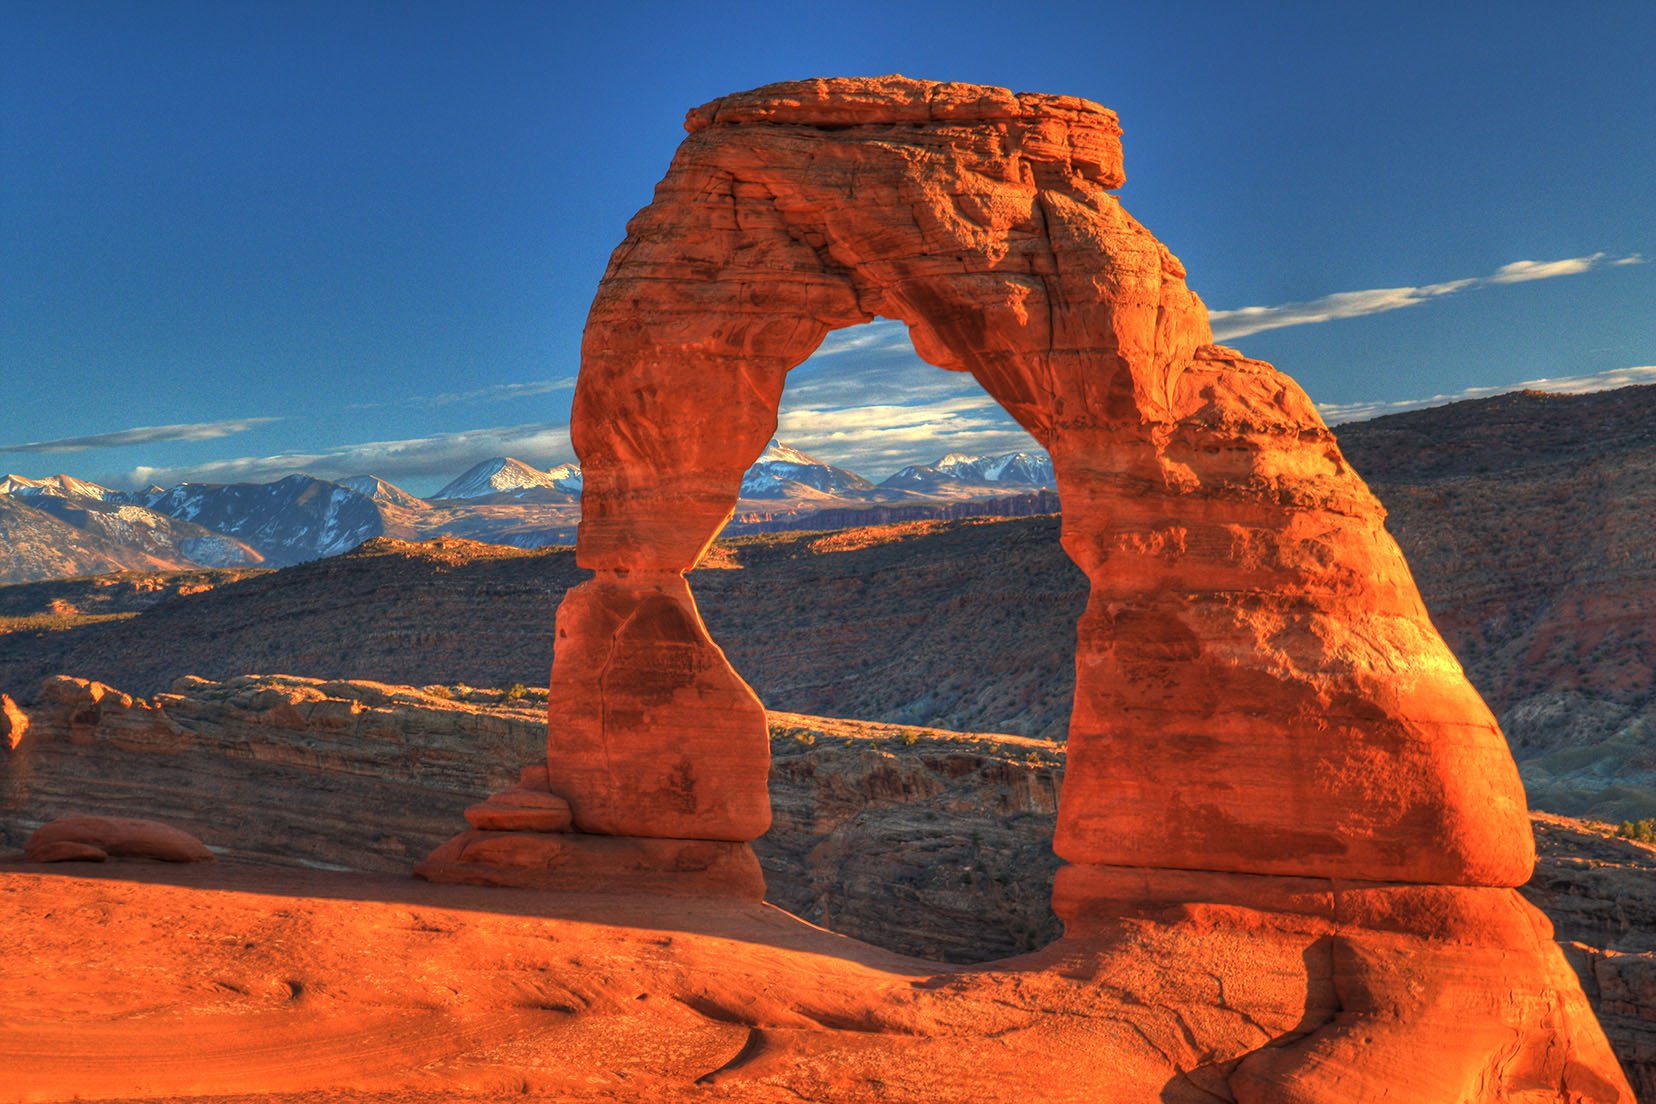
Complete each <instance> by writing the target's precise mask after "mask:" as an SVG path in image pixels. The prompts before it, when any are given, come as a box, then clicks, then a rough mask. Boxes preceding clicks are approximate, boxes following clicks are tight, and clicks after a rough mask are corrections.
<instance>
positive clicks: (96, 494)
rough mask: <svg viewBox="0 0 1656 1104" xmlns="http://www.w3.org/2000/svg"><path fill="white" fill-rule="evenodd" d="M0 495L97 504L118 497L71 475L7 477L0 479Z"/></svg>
mask: <svg viewBox="0 0 1656 1104" xmlns="http://www.w3.org/2000/svg"><path fill="white" fill-rule="evenodd" d="M0 494H8V495H17V496H18V497H20V498H27V497H29V496H32V495H51V496H53V497H55V498H90V499H96V500H97V501H99V502H104V501H107V500H109V499H110V498H111V497H112V496H113V497H119V493H118V492H116V491H112V490H110V489H109V488H108V487H105V486H103V485H102V484H99V483H93V482H92V481H90V480H87V479H76V478H75V477H74V476H72V475H64V474H62V473H59V474H57V475H51V476H47V477H46V478H45V479H30V478H29V477H28V476H26V475H8V476H6V477H4V478H0Z"/></svg>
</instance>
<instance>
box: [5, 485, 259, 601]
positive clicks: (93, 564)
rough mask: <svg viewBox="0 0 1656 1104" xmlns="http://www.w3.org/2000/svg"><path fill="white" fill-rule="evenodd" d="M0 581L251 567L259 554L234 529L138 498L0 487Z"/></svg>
mask: <svg viewBox="0 0 1656 1104" xmlns="http://www.w3.org/2000/svg"><path fill="white" fill-rule="evenodd" d="M0 534H3V535H4V539H3V540H0V583H19V582H29V581H32V580H35V579H52V578H63V577H65V576H71V575H91V574H103V573H107V572H111V571H184V570H188V569H190V568H194V567H251V566H253V565H255V564H258V563H260V562H261V560H262V559H263V557H261V556H260V555H259V554H258V553H257V552H255V551H254V550H253V549H251V548H249V547H248V546H247V545H245V544H243V543H241V542H240V541H238V540H236V539H235V538H233V537H227V536H225V535H224V534H222V533H215V532H213V531H211V530H209V529H204V528H202V527H201V526H199V525H194V524H191V523H190V522H187V521H177V520H174V519H173V518H170V517H167V516H166V515H165V514H160V513H157V512H155V511H154V510H150V509H146V508H145V507H143V506H136V505H133V504H131V503H122V502H106V501H102V500H100V499H98V498H95V497H92V496H83V497H69V496H66V495H61V494H49V493H41V494H28V495H24V494H14V493H11V492H7V493H6V494H4V495H0Z"/></svg>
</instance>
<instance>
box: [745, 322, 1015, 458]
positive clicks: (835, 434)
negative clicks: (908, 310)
mask: <svg viewBox="0 0 1656 1104" xmlns="http://www.w3.org/2000/svg"><path fill="white" fill-rule="evenodd" d="M850 354H854V355H850ZM777 436H778V438H780V439H781V440H783V441H785V442H786V443H788V444H790V445H792V446H794V447H795V448H798V449H802V450H803V451H805V452H807V453H810V454H811V455H813V456H815V457H817V458H818V459H820V460H825V461H827V462H829V463H831V464H836V465H839V466H840V467H844V468H849V469H851V470H852V471H855V472H857V473H858V474H860V475H864V476H867V477H868V478H870V479H876V480H877V479H883V478H884V477H885V476H887V475H890V474H891V473H892V472H894V471H897V470H898V469H899V468H902V467H906V466H907V465H909V464H929V463H932V462H934V461H936V460H937V459H938V458H939V457H941V456H943V455H944V454H946V453H950V452H964V453H974V454H983V453H1000V452H1012V451H1016V450H1019V449H1023V450H1034V449H1038V448H1039V446H1038V445H1036V444H1035V442H1034V440H1033V438H1031V437H1030V436H1029V434H1027V433H1025V432H1024V431H1023V429H1022V428H1020V427H1019V426H1018V424H1017V423H1016V422H1014V421H1013V420H1012V418H1011V417H1010V416H1009V415H1008V414H1007V413H1006V412H1005V411H1003V410H1002V409H1001V408H1000V406H999V404H997V403H996V402H995V400H994V399H992V398H990V397H989V395H988V393H987V392H985V391H984V390H983V388H982V387H980V386H979V385H978V383H977V381H976V380H974V379H973V378H972V377H971V376H970V375H968V374H966V373H964V372H946V371H944V370H942V369H940V368H936V367H934V366H932V365H930V364H927V363H926V362H925V361H923V360H921V359H920V358H919V356H918V355H916V354H915V352H914V347H913V346H912V345H911V344H910V342H909V337H908V327H906V326H905V325H903V324H902V323H901V322H894V321H890V320H887V319H879V320H877V321H875V322H871V323H869V324H868V325H865V326H857V327H854V328H851V329H846V330H839V331H836V332H835V333H832V334H830V335H828V338H827V340H825V341H824V342H823V343H822V348H821V349H820V350H818V352H817V353H816V354H815V355H814V356H812V357H811V358H810V359H809V360H807V361H806V362H805V363H804V364H801V365H800V366H799V367H798V368H795V369H794V370H793V372H792V373H791V374H790V376H789V378H788V386H787V390H786V391H785V392H784V393H783V395H782V409H781V412H780V413H779V414H778V416H777Z"/></svg>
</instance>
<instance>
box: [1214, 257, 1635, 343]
mask: <svg viewBox="0 0 1656 1104" xmlns="http://www.w3.org/2000/svg"><path fill="white" fill-rule="evenodd" d="M1643 263H1644V257H1642V256H1641V255H1640V254H1638V253H1630V254H1628V255H1626V256H1623V257H1612V256H1610V255H1609V254H1607V253H1602V252H1601V253H1591V254H1588V255H1587V256H1585V257H1566V258H1564V259H1563V260H1558V261H1513V262H1512V263H1511V264H1505V265H1502V266H1501V267H1500V268H1498V269H1496V270H1495V271H1494V272H1492V273H1490V274H1489V275H1488V276H1470V277H1467V278H1465V279H1460V280H1447V281H1445V282H1443V283H1438V284H1422V285H1420V286H1418V287H1394V288H1369V289H1367V290H1365V291H1339V292H1335V293H1334V294H1332V295H1325V296H1323V297H1322V298H1320V299H1308V300H1306V301H1305V302H1302V303H1283V304H1280V305H1278V306H1274V307H1237V308H1236V309H1234V310H1216V311H1209V312H1208V321H1209V322H1211V323H1212V324H1213V339H1214V340H1215V341H1230V340H1233V339H1235V338H1238V337H1247V336H1248V335H1249V334H1256V333H1264V332H1265V331H1266V330H1280V329H1284V328H1286V327H1288V326H1308V325H1314V324H1316V323H1319V322H1335V321H1339V320H1340V319H1345V318H1362V317H1364V316H1365V315H1370V314H1382V313H1384V312H1386V311H1394V310H1401V309H1402V308H1404V307H1416V306H1419V305H1420V304H1422V303H1429V302H1431V301H1432V300H1434V299H1441V298H1443V297H1444V296H1447V295H1454V294H1456V293H1458V292H1462V291H1468V290H1470V289H1472V288H1480V287H1491V286H1495V285H1499V284H1522V283H1528V282H1529V281H1531V280H1550V279H1553V278H1554V277H1557V276H1575V275H1579V274H1580V273H1583V272H1591V271H1592V270H1593V269H1595V268H1610V267H1617V266H1620V265H1634V264H1643Z"/></svg>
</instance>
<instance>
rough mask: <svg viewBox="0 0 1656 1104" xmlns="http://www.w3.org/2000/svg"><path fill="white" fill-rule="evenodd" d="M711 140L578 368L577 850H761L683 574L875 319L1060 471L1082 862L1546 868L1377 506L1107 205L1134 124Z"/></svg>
mask: <svg viewBox="0 0 1656 1104" xmlns="http://www.w3.org/2000/svg"><path fill="white" fill-rule="evenodd" d="M686 127H687V129H688V130H689V132H690V134H689V137H687V138H686V139H685V141H684V143H683V145H681V146H680V148H679V151H678V153H677V155H676V156H675V158H674V160H673V163H672V166H671V167H670V168H669V170H668V173H667V176H666V178H665V179H664V180H663V181H662V182H661V184H660V185H659V186H658V188H657V189H656V195H655V199H654V201H653V202H652V203H651V204H650V206H649V207H647V208H645V209H644V210H643V211H641V212H639V214H638V215H637V216H636V217H635V218H634V219H633V220H632V222H631V223H630V224H629V225H628V232H627V238H626V240H625V241H624V242H623V243H622V244H621V246H620V247H619V248H618V249H617V250H616V251H615V254H614V256H613V257H612V258H611V261H610V265H609V268H608V270H607V272H606V273H605V275H604V279H603V282H602V283H601V284H600V286H599V289H598V294H597V297H596V299H595V301H594V303H593V306H592V311H591V314H590V316H589V318H588V322H587V328H586V334H585V340H584V343H583V347H582V366H581V373H580V379H579V383H578V386H577V389H576V395H575V406H574V415H573V424H572V434H573V437H574V442H575V447H576V450H577V452H578V453H579V455H580V458H581V462H582V468H583V472H584V477H585V489H584V492H583V496H582V510H583V520H582V522H581V532H580V542H579V558H580V562H581V564H582V565H583V566H584V567H587V568H590V569H591V570H592V571H593V572H594V573H595V577H594V578H593V579H592V580H591V581H590V582H587V583H585V584H583V585H582V586H580V587H577V588H575V589H574V590H572V591H570V593H569V594H568V596H567V597H566V598H565V600H564V602H563V605H562V607H561V608H560V610H559V614H558V630H557V646H556V647H557V651H556V662H555V664H554V667H553V678H552V703H551V719H552V730H551V737H550V747H549V758H548V762H549V771H550V775H549V779H550V785H551V788H552V789H553V791H554V792H556V793H559V794H561V795H563V796H565V797H567V798H568V800H569V801H570V803H571V805H572V807H573V809H574V815H575V821H576V825H577V826H578V827H579V828H581V829H583V830H585V831H587V832H590V833H601V834H611V835H619V836H636V837H672V838H686V837H687V838H701V839H715V840H727V841H745V840H750V839H752V838H754V837H756V836H757V835H759V834H760V833H761V832H763V831H764V830H765V828H766V826H767V824H768V821H769V808H768V801H767V799H766V795H765V778H766V768H767V760H768V743H767V739H766V733H765V724H764V715H763V710H762V708H761V706H760V704H759V702H758V700H757V698H756V697H755V696H754V695H753V692H752V691H751V690H750V689H749V688H748V687H747V686H746V684H744V683H743V682H742V680H741V679H740V678H739V677H738V676H737V675H736V673H735V672H734V671H733V670H731V668H730V666H729V664H728V663H726V662H725V659H724V656H723V654H722V653H721V652H720V651H719V649H718V648H717V647H716V646H715V645H714V644H713V642H712V641H711V640H710V639H709V638H708V635H707V632H706V629H705V627H703V626H702V623H701V619H700V616H699V615H698V614H697V612H696V609H695V603H694V599H693V598H692V596H691V594H690V591H689V587H688V585H687V584H686V582H685V580H684V574H683V573H684V572H685V571H686V570H688V569H689V568H690V567H692V566H693V565H694V564H695V562H696V561H697V559H698V558H699V557H700V556H701V554H702V553H703V551H704V550H705V549H706V547H707V545H708V543H709V542H710V541H711V540H712V539H713V537H714V535H715V534H716V533H717V532H718V530H719V528H720V527H721V526H722V525H723V523H724V522H725V521H726V519H728V517H729V516H730V514H731V512H732V510H733V508H734V506H735V503H736V499H737V495H738V491H739V487H740V482H741V477H742V473H743V472H744V471H745V470H746V468H747V467H748V466H749V464H751V463H752V461H753V460H754V459H755V458H756V457H757V456H758V455H759V453H760V451H761V450H762V449H763V448H764V446H765V443H766V442H767V441H768V440H769V439H770V437H771V436H772V434H773V433H774V431H775V426H776V410H777V405H778V403H779V401H780V398H781V394H782V386H783V381H784V378H785V376H786V373H787V372H788V370H789V369H790V368H792V367H793V366H795V365H796V364H798V363H799V362H801V361H802V360H804V359H805V358H806V357H807V356H808V355H809V354H810V353H811V352H812V351H813V350H814V349H815V348H816V347H817V345H818V344H819V343H820V342H821V340H822V338H823V337H824V335H826V334H827V333H828V332H829V331H830V330H831V329H834V328H838V327H841V326H847V325H852V324H856V323H859V322H864V321H868V320H869V319H871V318H872V317H873V316H874V315H876V314H880V315H885V316H887V317H891V318H897V319H901V320H902V321H904V322H905V323H907V324H908V326H909V327H910V333H911V335H912V337H913V340H914V346H915V349H916V351H917V352H919V353H920V355H921V356H922V357H924V358H925V359H927V360H928V361H930V362H932V363H933V364H936V365H939V366H940V367H943V368H947V369H951V370H957V371H969V372H971V373H972V374H973V375H974V376H975V377H976V378H977V379H978V380H979V381H980V382H981V383H982V384H983V386H984V387H985V388H986V389H987V390H988V391H989V393H990V394H991V395H993V396H994V397H995V399H996V400H997V401H999V402H1000V403H1001V405H1002V406H1004V407H1005V408H1006V409H1007V411H1008V412H1009V413H1010V414H1011V415H1012V416H1013V417H1014V418H1016V419H1017V420H1018V422H1019V423H1021V424H1022V425H1023V426H1025V427H1026V428H1027V429H1028V430H1029V431H1030V432H1031V433H1032V434H1033V435H1034V436H1035V437H1036V439H1037V440H1039V441H1040V443H1041V444H1042V445H1043V446H1044V447H1045V448H1046V449H1047V450H1048V451H1049V452H1050V453H1051V455H1052V458H1053V461H1054V465H1055V468H1056V471H1057V476H1058V482H1059V486H1060V492H1061V496H1062V501H1063V505H1064V522H1063V543H1064V547H1065V549H1066V551H1067V552H1068V553H1069V555H1070V556H1071V557H1072V558H1073V559H1074V560H1075V562H1076V563H1077V564H1078V565H1079V566H1080V567H1081V568H1082V570H1083V571H1084V572H1085V573H1086V574H1087V576H1088V579H1089V581H1090V584H1091V598H1090V601H1089V604H1088V607H1087V610H1086V613H1085V614H1084V616H1083V617H1082V619H1081V621H1080V624H1079V626H1078V648H1077V655H1076V701H1075V709H1074V714H1073V716H1072V720H1071V730H1070V744H1069V747H1070V753H1069V767H1068V774H1067V780H1066V785H1065V790H1064V797H1063V803H1062V806H1061V809H1060V816H1059V827H1058V835H1057V840H1056V846H1057V849H1058V851H1059V853H1060V855H1062V856H1063V857H1064V858H1065V859H1066V860H1068V861H1069V862H1070V863H1072V864H1079V865H1083V866H1093V867H1099V866H1125V867H1160V868H1169V867H1171V868H1183V869H1201V870H1221V871H1236V872H1251V873H1273V874H1296V875H1313V876H1320V877H1338V878H1355V879H1363V880H1374V881H1407V882H1427V883H1439V884H1481V885H1500V886H1511V885H1518V884H1521V883H1522V882H1523V881H1524V880H1525V879H1526V878H1527V877H1528V874H1529V870H1530V864H1531V861H1532V852H1531V846H1530V844H1529V834H1528V830H1527V821H1526V815H1525V807H1524V801H1523V796H1522V791H1521V789H1520V787H1519V783H1518V778H1517V774H1516V770H1515V769H1514V767H1513V764H1512V761H1511V757H1510V755H1509V753H1508V752H1507V750H1506V747H1505V743H1504V741H1503V740H1502V738H1501V735H1500V732H1499V730H1498V729H1497V727H1496V725H1495V722H1494V720H1493V718H1492V717H1491V716H1490V714H1489V711H1488V710H1487V709H1486V708H1485V706H1484V704H1483V702H1482V701H1481V699H1480V698H1479V697H1478V695H1477V694H1476V692H1475V691H1474V690H1473V689H1472V688H1471V686H1470V685H1469V684H1468V683H1467V681H1466V679H1465V677H1464V675H1463V674H1462V672H1461V669H1460V667H1459V665H1458V664H1457V663H1456V662H1455V660H1454V658H1453V657H1452V656H1451V655H1450V653H1449V652H1448V650H1447V648H1446V647H1445V646H1444V644H1443V642H1442V640H1441V639H1440V638H1439V637H1438V635H1437V633H1436V632H1435V630H1434V629H1433V628H1432V626H1431V624H1430V621H1429V620H1428V618H1427V615H1426V612H1425V609H1424V608H1423V606H1422V604H1421V602H1420V599H1419V596H1418V594H1417V592H1416V590H1415V587H1414V584H1413V581H1412V580H1411V578H1410V576H1409V573H1408V569H1407V567H1406V566H1405V565H1404V562H1403V559H1402V556H1401V555H1400V554H1399V552H1398V550H1397V547H1396V545H1395V544H1394V542H1393V541H1392V540H1391V538H1390V537H1389V536H1388V535H1387V534H1386V532H1385V530H1384V528H1383V526H1382V517H1383V514H1382V511H1381V509H1380V507H1379V504H1378V503H1377V502H1376V501H1375V500H1374V498H1373V497H1372V496H1371V495H1370V494H1369V492H1368V491H1367V489H1366V488H1365V487H1364V485H1363V483H1362V482H1361V480H1360V479H1359V478H1358V477H1357V476H1356V474H1355V473H1354V472H1353V471H1352V470H1351V469H1350V468H1349V467H1348V466H1347V465H1346V464H1345V462H1344V460H1343V459H1342V457H1341V456H1340V453H1339V450H1338V448H1337V446H1336V445H1335V442H1334V439H1333V437H1332V435H1331V434H1330V433H1329V432H1328V430H1327V429H1326V427H1324V425H1323V424H1322V422H1321V420H1320V419H1319V417H1318V415H1317V413H1316V411H1315V408H1314V407H1313V406H1312V404H1311V403H1310V401H1309V400H1308V399H1307V398H1306V397H1305V395H1304V394H1303V392H1302V391H1301V390H1300V389H1299V388H1298V387H1297V386H1296V385H1295V384H1294V383H1293V382H1292V381H1291V380H1289V379H1288V378H1287V377H1285V376H1283V375H1282V374H1281V373H1279V372H1277V371H1275V370H1274V369H1272V368H1271V367H1270V366H1269V365H1266V364H1263V363H1261V362H1258V361H1253V360H1248V359H1246V358H1244V357H1242V356H1241V355H1240V354H1239V353H1236V352H1235V351H1234V350H1230V349H1226V348H1223V347H1220V346H1215V345H1212V344H1210V331H1209V329H1208V324H1207V316H1206V311H1205V309H1204V308H1203V306H1202V304H1201V302H1200V301H1199V300H1198V299H1197V297H1196V296H1195V295H1194V294H1193V293H1192V292H1191V291H1190V290H1189V289H1188V288H1187V287H1186V286H1185V283H1184V279H1183V277H1184V270H1183V268H1182V266H1181V265H1180V264H1179V262H1178V260H1177V259H1176V258H1174V257H1173V255H1172V254H1171V253H1169V252H1168V250H1167V249H1166V248H1165V247H1164V246H1162V245H1161V243H1159V242H1158V241H1157V240H1156V239H1155V238H1154V237H1153V236H1152V235H1151V234H1150V233H1149V231H1147V230H1145V229H1144V228H1143V227H1142V226H1140V225H1139V224H1138V223H1137V222H1136V221H1134V220H1133V218H1132V217H1131V216H1130V215H1128V214H1127V213H1126V211H1125V210H1124V209H1123V208H1122V207H1121V205H1120V203H1119V202H1118V201H1117V200H1116V198H1115V197H1114V196H1113V195H1112V194H1111V193H1110V191H1109V189H1112V188H1115V187H1119V186H1120V185H1121V184H1122V183H1123V180H1124V176H1123V172H1122V166H1121V147H1120V140H1119V135H1120V129H1119V126H1118V125H1117V122H1116V118H1115V116H1114V114H1113V113H1111V112H1109V111H1107V110H1105V109H1103V108H1100V107H1098V106H1096V105H1094V104H1090V103H1087V102H1085V101H1082V100H1076V99H1071V98H1067V97H1060V96H1043V95H1029V94H1019V95H1013V94H1012V93H1009V92H1006V91H1004V90H999V89H986V88H979V87H975V86H969V85H950V84H932V83H927V82H921V81H911V80H906V79H904V78H901V77H886V78H878V79H873V80H859V81H807V82H799V83H794V84H788V85H776V86H771V87H769V88H765V89H760V90H758V91H755V92H750V93H745V94H739V95H735V96H729V97H726V98H724V99H722V100H718V101H715V102H714V103H712V104H709V105H707V106H705V107H702V108H698V109H697V110H695V111H692V112H691V113H690V115H689V117H688V119H687V120H686ZM1067 884H1069V885H1071V886H1080V885H1081V884H1082V881H1078V880H1077V878H1075V877H1070V878H1069V879H1068V883H1067ZM1064 892H1065V891H1064V889H1063V884H1061V887H1060V896H1061V897H1062V896H1063V894H1064ZM1060 903H1061V904H1063V902H1062V901H1061V902H1060ZM1075 907H1078V906H1075Z"/></svg>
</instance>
